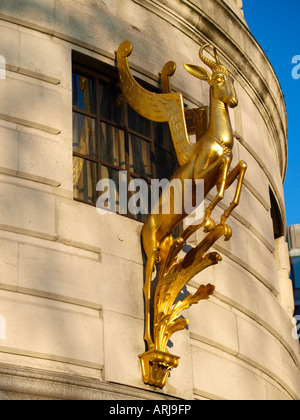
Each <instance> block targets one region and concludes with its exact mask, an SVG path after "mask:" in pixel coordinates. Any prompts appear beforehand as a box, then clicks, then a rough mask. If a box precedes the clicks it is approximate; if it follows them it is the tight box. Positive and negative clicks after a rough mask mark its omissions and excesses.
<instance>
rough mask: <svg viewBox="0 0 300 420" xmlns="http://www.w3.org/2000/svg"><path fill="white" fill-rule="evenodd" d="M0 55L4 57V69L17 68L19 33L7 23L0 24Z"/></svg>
mask: <svg viewBox="0 0 300 420" xmlns="http://www.w3.org/2000/svg"><path fill="white" fill-rule="evenodd" d="M0 38H1V46H0V55H1V56H2V57H4V59H5V64H6V69H7V68H9V69H13V70H17V69H18V68H19V65H20V34H19V31H18V30H17V29H16V28H15V27H14V25H11V24H9V23H5V22H1V24H0ZM1 83H2V82H1Z"/></svg>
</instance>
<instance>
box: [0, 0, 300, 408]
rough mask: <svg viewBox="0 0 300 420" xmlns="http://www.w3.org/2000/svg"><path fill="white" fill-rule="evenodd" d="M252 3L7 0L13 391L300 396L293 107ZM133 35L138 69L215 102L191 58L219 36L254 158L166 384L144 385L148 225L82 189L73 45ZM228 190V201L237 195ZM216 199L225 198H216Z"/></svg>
mask: <svg viewBox="0 0 300 420" xmlns="http://www.w3.org/2000/svg"><path fill="white" fill-rule="evenodd" d="M241 7H242V4H241V2H240V1H233V0H226V2H223V1H221V0H210V1H207V0H197V1H196V0H184V1H179V0H164V1H161V0H122V1H119V0H102V1H100V0H10V1H5V0H1V1H0V34H1V42H0V55H1V56H2V57H4V59H5V63H6V67H5V78H1V80H0V93H1V95H0V97H1V101H0V148H1V153H0V197H1V207H0V238H1V240H0V250H1V252H0V255H1V257H0V301H1V304H0V355H1V358H0V398H2V399H12V398H14V399H18V398H32V399H35V398H65V399H67V398H78V399H79V398H82V399H108V398H112V399H122V398H140V399H153V398H159V399H161V398H184V399H193V398H195V399H268V400H272V399H299V398H300V371H299V368H300V357H299V344H298V341H297V340H295V339H293V337H292V329H293V323H292V315H293V310H292V306H293V303H292V302H293V295H292V289H291V282H290V280H289V262H288V251H287V246H286V242H285V240H284V236H285V230H284V229H282V231H281V233H280V235H277V237H276V239H274V228H273V225H274V223H273V222H272V217H271V215H272V211H271V210H272V208H271V207H272V206H271V204H272V203H271V200H270V190H271V191H272V195H273V197H275V200H276V203H277V216H278V217H279V219H280V220H281V224H282V226H285V224H286V222H285V207H284V196H283V187H282V184H283V180H284V177H285V171H286V165H287V119H286V109H285V104H284V98H283V94H282V91H281V88H280V85H279V83H278V80H277V78H276V75H275V73H274V70H273V69H272V67H271V65H270V63H269V62H268V60H267V58H266V56H265V54H264V53H263V51H262V49H261V48H260V46H259V45H258V44H257V42H256V41H255V39H254V38H253V37H252V35H251V34H250V32H249V30H248V28H247V26H246V24H245V22H244V20H243V15H242V12H241ZM125 39H129V40H130V41H131V42H132V43H133V45H134V54H133V56H132V57H131V58H130V60H131V67H132V69H133V72H134V75H135V76H138V77H139V78H140V79H143V80H145V81H146V82H148V83H150V84H152V85H153V86H157V83H158V76H157V73H158V71H159V70H161V68H162V66H163V65H164V64H165V63H166V62H167V61H168V60H175V61H176V62H177V64H178V70H177V72H176V73H175V76H174V78H173V80H172V81H173V84H174V89H176V90H179V91H181V92H182V93H183V95H184V97H185V100H186V101H187V103H188V104H189V105H192V106H195V105H199V104H200V105H201V104H204V105H208V104H209V103H208V101H209V99H208V88H207V86H206V85H205V84H204V83H203V82H199V80H197V79H195V78H193V77H191V76H190V75H188V74H187V72H185V70H184V69H183V67H182V66H181V64H182V63H194V64H199V58H198V51H199V45H200V44H201V45H202V44H203V43H204V42H210V43H211V44H213V45H215V46H216V47H217V48H218V50H219V51H220V56H221V57H222V61H223V62H224V64H225V65H226V66H227V67H228V69H229V70H230V71H231V73H232V74H233V76H234V78H235V80H236V84H235V86H236V90H237V93H238V97H239V101H240V105H239V107H238V108H237V109H236V110H234V111H232V112H231V119H232V123H233V126H234V130H235V138H236V144H235V149H234V156H235V161H234V162H233V164H234V163H236V161H238V160H241V159H243V160H245V161H246V162H247V163H248V166H249V169H248V172H247V175H246V181H245V188H244V191H243V194H242V199H241V204H240V206H239V207H238V208H237V209H236V211H235V212H234V214H233V216H232V217H231V219H230V221H229V224H230V226H232V228H233V233H234V234H233V238H232V239H231V241H230V242H228V243H224V242H222V241H220V242H218V243H217V245H216V247H215V248H216V250H217V251H218V252H220V254H221V255H222V256H223V262H222V263H221V264H220V265H219V266H217V267H214V268H211V269H210V270H208V271H207V272H205V273H204V274H202V275H200V276H198V277H197V278H195V279H194V280H193V281H192V283H191V285H190V288H191V290H193V289H194V288H196V287H197V286H198V285H199V284H200V283H201V282H203V283H208V282H211V283H212V284H215V285H216V293H215V295H214V297H213V298H212V299H210V300H209V301H207V302H200V303H199V304H198V305H197V306H195V307H193V308H191V309H190V310H189V311H188V312H187V313H186V316H187V318H188V319H190V321H191V322H190V325H189V329H188V330H185V331H184V332H181V333H178V334H176V335H175V336H174V341H173V348H172V353H174V354H178V355H180V356H181V359H180V365H179V367H178V368H177V369H176V370H174V371H173V372H172V374H171V377H170V379H169V381H168V384H167V386H166V387H165V388H164V390H162V391H161V390H158V389H152V388H150V387H147V386H146V385H144V383H143V380H142V374H141V369H140V361H139V359H138V355H139V354H141V353H143V352H144V350H145V347H144V341H143V326H144V304H143V294H142V286H143V268H144V266H143V264H144V260H143V254H142V249H141V242H140V232H141V228H142V224H141V223H139V222H136V221H134V220H130V219H128V218H125V217H123V216H119V215H114V216H110V217H105V216H101V215H99V214H98V213H97V212H96V210H95V208H94V207H92V206H88V205H86V204H83V203H79V202H77V201H75V200H74V199H73V167H72V165H73V164H72V153H73V151H72V52H73V51H77V52H79V53H83V54H85V55H87V56H89V57H91V58H93V59H95V60H97V61H98V62H102V63H105V64H108V65H110V66H115V56H114V51H115V50H116V49H117V47H118V45H119V44H120V43H121V42H122V41H123V40H125ZM231 194H232V193H230V192H228V194H227V195H226V197H225V199H224V201H223V203H222V204H221V207H220V208H219V209H217V211H216V213H217V214H218V213H220V211H221V208H222V207H224V206H225V205H226V204H228V203H229V202H230V199H231V198H232V195H231ZM210 198H211V197H210Z"/></svg>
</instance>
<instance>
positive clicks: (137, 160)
mask: <svg viewBox="0 0 300 420" xmlns="http://www.w3.org/2000/svg"><path fill="white" fill-rule="evenodd" d="M129 164H130V171H131V172H134V173H135V174H137V175H140V176H142V177H144V178H151V175H152V171H151V143H149V142H147V141H146V140H142V139H141V138H139V137H137V136H133V135H131V136H130V139H129Z"/></svg>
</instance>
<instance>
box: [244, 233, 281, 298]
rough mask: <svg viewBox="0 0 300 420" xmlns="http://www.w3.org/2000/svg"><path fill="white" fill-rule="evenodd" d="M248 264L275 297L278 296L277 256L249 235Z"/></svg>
mask: <svg viewBox="0 0 300 420" xmlns="http://www.w3.org/2000/svg"><path fill="white" fill-rule="evenodd" d="M247 247H248V264H249V267H251V270H252V272H253V274H254V275H255V276H257V277H258V278H259V279H260V280H261V281H262V282H263V283H264V284H265V285H266V286H267V287H268V288H270V289H271V290H272V291H273V293H275V295H278V293H279V292H278V291H279V285H278V275H277V269H276V260H275V254H274V253H272V252H271V251H270V250H269V249H268V248H267V247H266V246H265V244H263V242H261V241H260V240H259V239H256V237H255V236H254V235H251V234H249V235H248V237H247Z"/></svg>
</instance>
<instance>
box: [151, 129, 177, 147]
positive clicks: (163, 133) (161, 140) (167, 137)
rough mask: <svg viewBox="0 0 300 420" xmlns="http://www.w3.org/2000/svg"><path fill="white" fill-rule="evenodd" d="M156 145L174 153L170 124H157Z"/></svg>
mask: <svg viewBox="0 0 300 420" xmlns="http://www.w3.org/2000/svg"><path fill="white" fill-rule="evenodd" d="M155 144H157V145H158V146H162V147H164V148H166V149H167V150H169V151H170V152H174V146H173V141H172V137H171V132H170V129H169V125H168V124H163V123H157V124H155Z"/></svg>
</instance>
